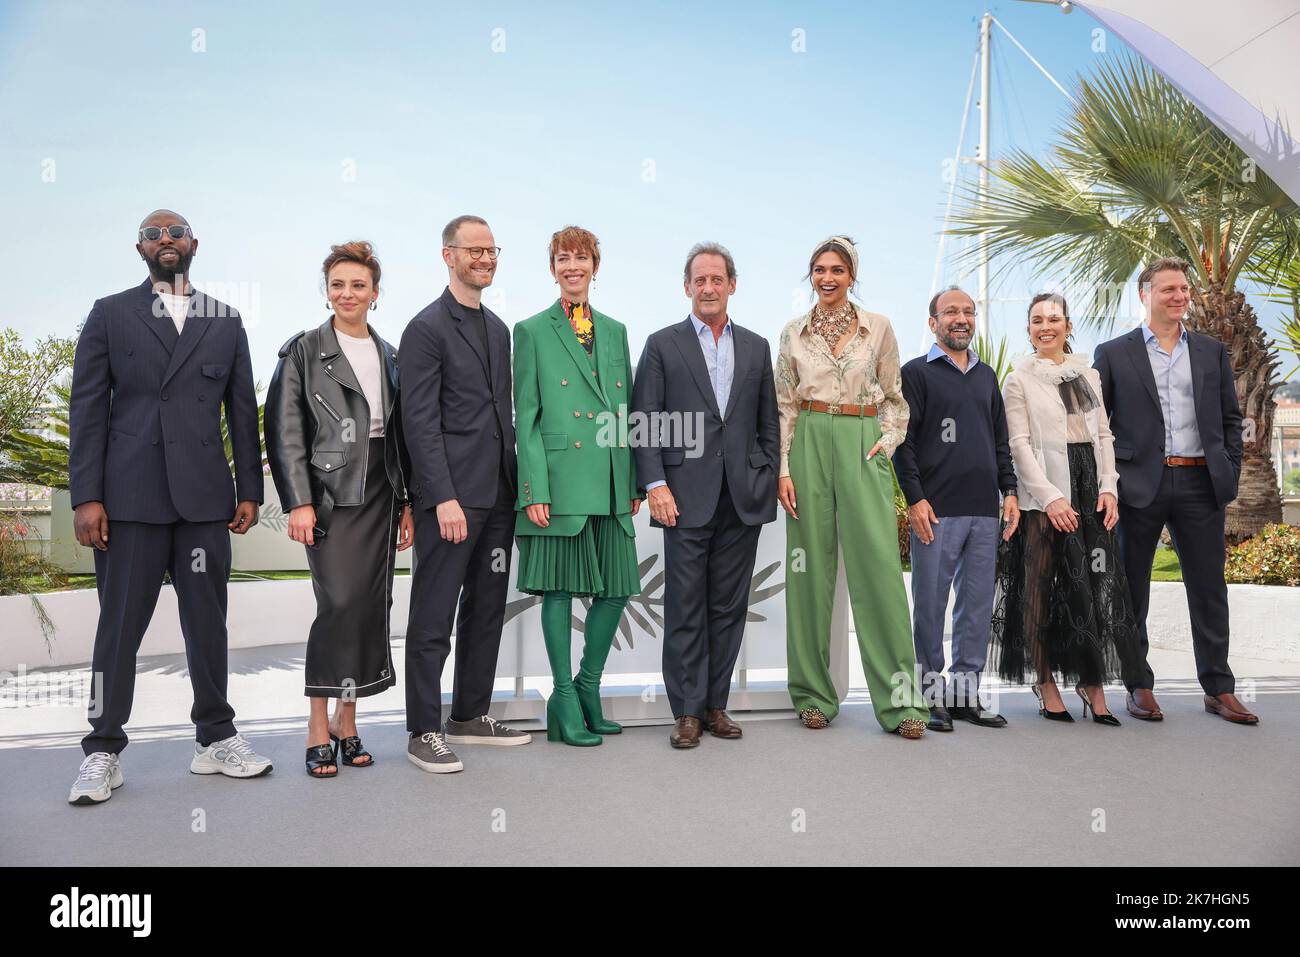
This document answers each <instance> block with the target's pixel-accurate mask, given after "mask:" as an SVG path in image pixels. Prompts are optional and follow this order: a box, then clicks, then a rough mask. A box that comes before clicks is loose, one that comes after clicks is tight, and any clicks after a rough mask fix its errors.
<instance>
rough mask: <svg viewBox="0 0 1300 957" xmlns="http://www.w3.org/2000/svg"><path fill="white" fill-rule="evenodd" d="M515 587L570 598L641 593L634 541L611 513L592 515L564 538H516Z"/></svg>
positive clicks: (607, 596)
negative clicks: (517, 550)
mask: <svg viewBox="0 0 1300 957" xmlns="http://www.w3.org/2000/svg"><path fill="white" fill-rule="evenodd" d="M515 541H516V542H518V543H519V581H518V588H519V590H520V591H522V592H526V593H527V594H529V595H541V594H543V593H545V592H548V591H566V592H569V593H570V594H572V595H580V596H594V597H599V598H626V597H627V596H629V595H637V594H640V592H641V570H640V569H639V568H638V567H637V562H636V539H635V538H633V537H632V536H630V535H628V533H627V532H625V531H624V530H623V526H622V525H620V524H619V521H618V519H617V518H615V517H614V516H613V515H592V516H590V517H589V518H588V519H587V523H586V524H585V525H583V526H582V530H581V531H580V532H578V534H576V535H569V536H567V537H564V536H558V535H519V536H517V537H516V538H515Z"/></svg>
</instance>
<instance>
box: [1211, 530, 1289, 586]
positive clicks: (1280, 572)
mask: <svg viewBox="0 0 1300 957" xmlns="http://www.w3.org/2000/svg"><path fill="white" fill-rule="evenodd" d="M1224 574H1225V577H1226V578H1227V579H1228V581H1230V582H1235V583H1244V584H1254V585H1300V527H1297V526H1295V525H1265V526H1264V528H1263V530H1262V531H1261V532H1260V533H1259V534H1258V535H1256V536H1255V537H1254V538H1248V539H1246V540H1245V541H1244V542H1242V543H1241V544H1240V545H1234V546H1233V547H1232V548H1230V549H1228V557H1227V567H1226V569H1225V572H1224Z"/></svg>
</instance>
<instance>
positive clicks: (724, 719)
mask: <svg viewBox="0 0 1300 957" xmlns="http://www.w3.org/2000/svg"><path fill="white" fill-rule="evenodd" d="M704 727H706V728H708V729H709V734H711V735H713V736H714V737H715V738H739V737H740V736H741V735H742V734H743V733H744V732H743V731H741V730H740V725H738V724H736V722H734V721H732V720H731V715H729V714H727V712H726V711H724V710H723V709H722V708H710V709H709V710H708V711H706V712H705V714H704Z"/></svg>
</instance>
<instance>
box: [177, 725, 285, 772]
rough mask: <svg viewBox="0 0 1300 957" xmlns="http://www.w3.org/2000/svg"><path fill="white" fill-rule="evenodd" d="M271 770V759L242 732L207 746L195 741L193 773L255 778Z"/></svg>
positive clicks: (191, 763) (191, 767)
mask: <svg viewBox="0 0 1300 957" xmlns="http://www.w3.org/2000/svg"><path fill="white" fill-rule="evenodd" d="M270 770H271V759H270V758H264V757H262V756H261V755H260V754H258V753H257V752H256V751H254V750H253V748H252V746H251V745H250V744H249V743H248V741H246V740H245V739H244V736H243V735H242V734H236V735H234V736H233V737H229V738H226V739H225V740H224V741H214V742H213V743H212V744H210V745H208V746H207V747H206V748H205V747H204V746H203V745H201V744H199V743H198V742H197V741H196V742H194V760H193V761H191V762H190V771H191V773H193V774H224V775H226V777H230V778H255V777H258V776H259V775H262V774H266V773H267V772H268V771H270Z"/></svg>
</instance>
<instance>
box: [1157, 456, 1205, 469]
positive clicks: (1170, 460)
mask: <svg viewBox="0 0 1300 957" xmlns="http://www.w3.org/2000/svg"><path fill="white" fill-rule="evenodd" d="M1204 464H1205V459H1204V458H1196V459H1193V458H1188V457H1187V456H1185V455H1166V456H1165V465H1173V466H1178V467H1187V466H1190V465H1204Z"/></svg>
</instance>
